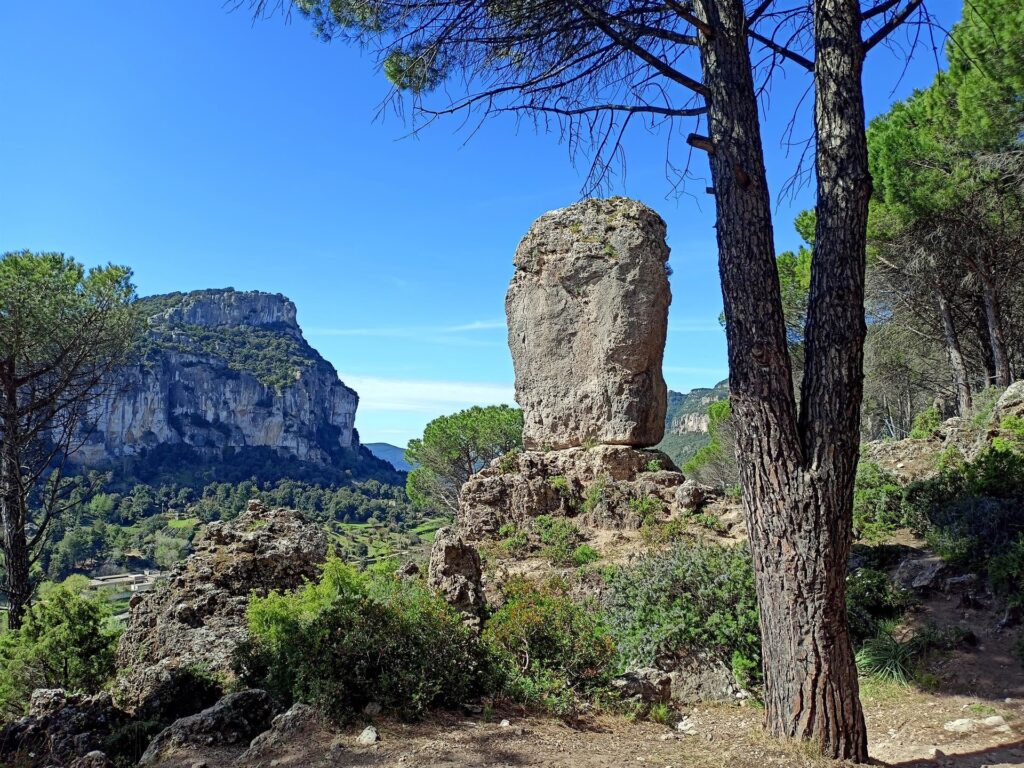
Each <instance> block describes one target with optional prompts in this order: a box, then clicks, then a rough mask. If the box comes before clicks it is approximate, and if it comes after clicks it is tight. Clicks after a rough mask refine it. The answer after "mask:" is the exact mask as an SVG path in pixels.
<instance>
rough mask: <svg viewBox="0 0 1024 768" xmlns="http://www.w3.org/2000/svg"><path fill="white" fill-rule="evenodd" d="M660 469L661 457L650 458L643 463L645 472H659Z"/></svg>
mask: <svg viewBox="0 0 1024 768" xmlns="http://www.w3.org/2000/svg"><path fill="white" fill-rule="evenodd" d="M662 469H663V467H662V466H661V459H651V460H650V461H648V462H647V464H646V465H644V471H645V472H661V470H662Z"/></svg>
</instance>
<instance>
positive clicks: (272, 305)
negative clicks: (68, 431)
mask: <svg viewBox="0 0 1024 768" xmlns="http://www.w3.org/2000/svg"><path fill="white" fill-rule="evenodd" d="M140 306H141V308H142V311H143V312H146V313H150V317H149V330H148V331H147V334H146V337H145V339H144V340H143V342H142V349H141V350H140V352H141V360H140V361H139V363H138V364H136V365H131V366H128V367H126V368H125V369H123V370H122V371H121V373H120V374H119V375H118V379H117V381H116V382H115V385H114V387H113V388H112V391H111V393H110V394H109V395H108V396H106V397H104V398H102V400H101V401H100V402H99V403H98V404H97V406H96V407H95V408H94V409H93V412H92V413H91V415H90V419H89V425H88V426H89V427H90V428H91V429H90V432H89V434H88V436H87V440H86V442H85V443H84V445H83V446H82V448H81V449H80V450H79V451H78V452H77V453H76V455H75V460H76V462H78V463H80V464H82V465H84V466H87V467H93V466H102V465H104V464H107V463H109V462H111V461H114V460H116V459H118V458H120V457H122V456H132V455H136V454H139V453H140V452H142V451H144V450H145V449H150V448H154V447H156V446H159V445H186V446H189V447H190V448H192V449H194V450H196V451H198V452H199V453H200V454H201V455H203V456H207V457H220V456H222V455H223V454H224V451H225V449H229V448H231V449H243V448H271V449H274V450H276V451H277V452H278V453H280V454H281V455H282V456H288V457H295V458H297V459H300V460H303V461H312V462H316V463H328V462H330V460H331V458H332V456H333V455H335V454H336V453H337V452H339V451H347V450H350V449H353V448H358V437H357V435H356V432H355V429H354V425H355V415H356V407H357V405H358V402H359V397H358V395H357V394H356V393H355V391H353V390H352V389H349V388H348V387H346V386H345V385H344V384H343V383H342V382H341V381H340V380H339V379H338V373H337V371H335V369H334V367H333V366H332V365H331V364H330V363H329V362H327V361H326V360H324V359H323V358H322V357H321V356H320V354H319V353H318V352H317V351H316V350H314V349H313V348H312V347H310V346H309V344H307V343H306V341H305V339H304V338H303V336H302V331H301V330H300V329H299V326H298V325H297V323H296V321H295V305H294V304H293V303H292V302H291V301H289V300H288V299H287V298H285V297H284V296H281V295H280V294H270V293H262V292H258V291H251V292H240V291H234V290H230V289H228V290H223V291H197V292H195V293H189V294H171V295H169V296H156V297H152V298H150V299H144V300H142V301H141V302H140Z"/></svg>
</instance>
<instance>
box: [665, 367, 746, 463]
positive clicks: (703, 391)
mask: <svg viewBox="0 0 1024 768" xmlns="http://www.w3.org/2000/svg"><path fill="white" fill-rule="evenodd" d="M727 397H729V382H728V380H726V381H720V382H719V383H718V384H716V385H715V386H714V387H711V388H710V389H708V388H699V389H693V390H691V391H689V392H672V391H670V392H669V393H668V411H667V413H666V414H665V437H664V439H663V440H662V441H661V442H660V443H659V444H658V446H657V447H658V449H659V450H662V451H664V452H665V453H667V454H668V455H669V456H671V457H672V460H673V461H675V462H676V463H677V464H679V465H680V466H682V465H683V464H685V463H686V462H687V461H688V460H689V459H690V458H692V457H693V455H694V454H695V453H696V452H697V451H698V450H699V449H700V448H701V446H704V445H707V443H708V441H709V440H710V436H709V435H708V406H710V405H711V404H712V403H714V402H717V401H719V400H724V399H726V398H727Z"/></svg>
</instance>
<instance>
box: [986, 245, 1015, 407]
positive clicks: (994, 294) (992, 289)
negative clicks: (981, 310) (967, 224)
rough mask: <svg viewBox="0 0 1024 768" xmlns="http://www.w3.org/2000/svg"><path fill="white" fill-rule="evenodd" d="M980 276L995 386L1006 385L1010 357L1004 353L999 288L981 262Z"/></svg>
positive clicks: (1008, 383) (1008, 377)
mask: <svg viewBox="0 0 1024 768" xmlns="http://www.w3.org/2000/svg"><path fill="white" fill-rule="evenodd" d="M979 277H980V278H981V300H982V304H983V306H984V307H985V322H986V325H987V326H988V339H989V345H990V346H991V348H992V365H993V367H994V368H995V373H996V378H995V385H996V386H997V387H1008V386H1010V384H1011V382H1012V377H1011V375H1010V358H1009V355H1007V354H1006V342H1005V341H1004V340H1003V323H1002V311H1001V308H1000V306H999V290H998V289H997V288H996V284H995V281H994V280H993V279H992V275H991V274H989V270H988V269H987V265H985V264H982V265H981V269H980V270H979Z"/></svg>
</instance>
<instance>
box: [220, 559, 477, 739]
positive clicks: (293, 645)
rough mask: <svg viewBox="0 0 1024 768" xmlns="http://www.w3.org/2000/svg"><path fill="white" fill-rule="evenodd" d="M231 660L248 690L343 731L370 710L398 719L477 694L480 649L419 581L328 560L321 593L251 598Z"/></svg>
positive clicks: (313, 589)
mask: <svg viewBox="0 0 1024 768" xmlns="http://www.w3.org/2000/svg"><path fill="white" fill-rule="evenodd" d="M248 621H249V631H250V634H251V639H250V640H249V641H248V642H247V643H244V644H243V645H242V646H241V647H240V648H239V651H238V653H237V656H236V671H237V672H238V674H239V678H240V679H241V681H242V682H243V683H244V684H245V685H248V686H252V687H259V688H264V689H265V690H267V691H269V692H270V693H271V694H272V695H273V696H274V697H275V698H276V699H278V700H279V701H280V703H281V704H283V705H286V704H289V703H291V702H292V701H295V700H298V701H303V702H306V703H308V704H311V705H313V706H316V707H318V708H319V709H321V710H322V711H323V712H325V713H326V714H327V715H329V716H330V717H332V718H334V719H336V720H339V721H344V720H346V719H348V718H350V717H351V716H352V715H353V714H355V713H357V712H359V711H360V710H362V709H363V707H364V706H365V705H366V704H368V703H370V702H378V703H379V704H380V705H381V706H382V707H383V708H384V709H385V710H387V711H389V712H392V713H395V714H397V715H400V716H404V717H415V716H417V715H419V714H421V713H422V712H423V711H424V710H425V709H426V708H428V707H433V706H447V705H454V704H457V703H459V702H461V701H464V700H465V699H466V697H467V696H469V695H471V694H472V693H473V692H474V691H476V690H477V688H478V687H479V684H480V680H481V675H482V658H481V653H480V648H479V645H478V643H477V642H476V639H475V638H474V636H473V634H472V633H471V632H470V631H469V630H468V629H466V627H464V626H463V624H462V621H461V617H460V616H459V615H458V614H457V613H456V612H455V611H454V610H453V609H452V608H451V607H450V606H448V605H447V604H446V603H444V602H443V601H442V600H441V599H440V598H438V597H436V596H434V595H432V594H431V593H430V592H428V591H427V590H426V588H425V587H424V586H423V585H422V584H421V583H419V582H417V581H411V580H406V579H399V578H397V577H395V576H393V575H390V574H382V573H359V572H358V571H356V570H355V569H354V568H352V567H350V566H347V565H345V564H344V563H342V562H341V561H340V560H337V559H331V560H329V561H328V562H327V563H326V564H325V566H324V570H323V575H322V577H321V579H320V581H319V582H318V583H315V584H308V585H306V586H305V587H303V588H301V589H299V590H296V591H295V592H291V593H288V594H279V593H272V594H270V595H268V596H267V597H265V598H254V599H253V600H252V602H251V603H250V605H249V610H248Z"/></svg>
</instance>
